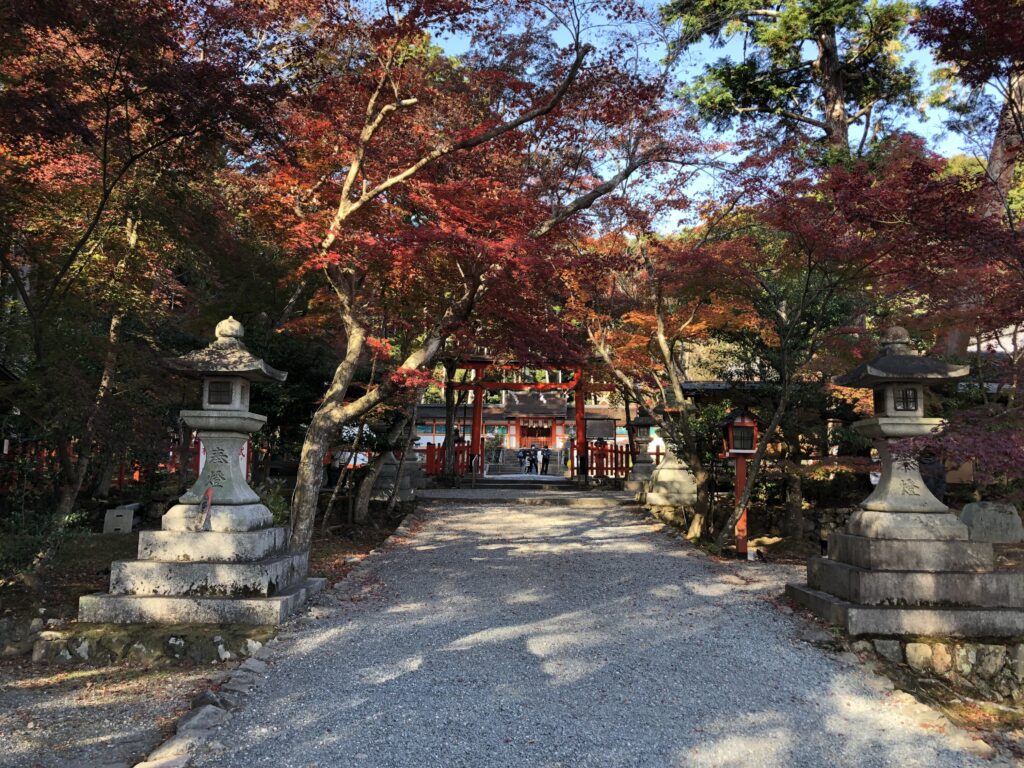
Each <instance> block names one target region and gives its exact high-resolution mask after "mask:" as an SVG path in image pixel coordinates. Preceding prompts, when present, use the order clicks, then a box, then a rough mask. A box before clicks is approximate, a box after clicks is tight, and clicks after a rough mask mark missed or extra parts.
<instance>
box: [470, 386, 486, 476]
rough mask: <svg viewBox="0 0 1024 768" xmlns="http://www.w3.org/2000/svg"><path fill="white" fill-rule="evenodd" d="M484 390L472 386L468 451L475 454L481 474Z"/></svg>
mask: <svg viewBox="0 0 1024 768" xmlns="http://www.w3.org/2000/svg"><path fill="white" fill-rule="evenodd" d="M483 431H484V390H483V389H482V388H481V387H474V388H473V427H472V437H471V438H470V441H469V453H470V455H471V456H477V457H478V458H477V462H478V465H477V466H478V467H479V468H480V474H483V469H484V468H483V461H484V450H483V448H484V435H483Z"/></svg>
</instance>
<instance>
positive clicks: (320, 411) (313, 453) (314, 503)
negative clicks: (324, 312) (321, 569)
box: [288, 323, 366, 552]
mask: <svg viewBox="0 0 1024 768" xmlns="http://www.w3.org/2000/svg"><path fill="white" fill-rule="evenodd" d="M348 325H349V328H348V341H347V343H346V345H345V357H344V359H342V361H341V362H340V363H339V364H338V367H337V369H336V370H335V371H334V379H333V381H332V382H331V386H330V388H329V389H328V390H327V394H326V395H325V396H324V399H323V402H322V403H321V404H320V407H319V408H317V409H316V413H314V414H313V418H312V419H310V422H309V427H308V428H307V429H306V436H305V438H304V439H303V441H302V453H301V455H300V457H299V469H298V473H297V475H296V478H295V491H294V493H293V494H292V504H291V533H290V535H289V539H288V546H289V549H290V550H291V551H292V552H305V551H307V550H308V549H309V545H310V543H311V542H312V539H313V524H314V522H315V521H316V514H317V509H318V507H319V503H320V488H321V487H322V486H323V483H324V456H325V455H326V453H327V449H328V448H329V447H330V445H331V442H332V441H334V440H335V439H337V437H338V433H339V431H340V430H341V427H342V425H343V424H344V421H343V420H342V419H341V417H340V414H339V413H338V411H339V410H340V409H341V407H342V402H343V401H344V399H345V394H346V393H347V392H348V386H349V384H350V383H351V382H352V377H353V376H354V375H355V371H356V364H357V363H358V362H359V356H360V355H361V354H362V352H363V347H364V346H365V344H366V332H365V331H364V330H363V328H362V327H361V326H360V325H358V324H356V323H349V324H348Z"/></svg>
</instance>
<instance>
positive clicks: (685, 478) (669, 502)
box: [644, 451, 697, 507]
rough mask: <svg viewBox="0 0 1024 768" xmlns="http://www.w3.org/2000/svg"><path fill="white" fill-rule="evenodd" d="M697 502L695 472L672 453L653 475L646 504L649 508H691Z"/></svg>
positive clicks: (645, 500)
mask: <svg viewBox="0 0 1024 768" xmlns="http://www.w3.org/2000/svg"><path fill="white" fill-rule="evenodd" d="M696 501H697V481H696V479H695V478H694V476H693V472H692V471H691V470H690V468H689V467H688V466H686V464H685V463H684V462H683V461H681V460H680V459H678V458H677V457H676V456H675V455H674V454H673V453H672V452H671V451H670V452H669V453H668V454H667V455H666V456H665V458H664V459H663V460H662V462H661V464H659V465H658V466H657V467H656V468H655V470H654V472H653V473H652V474H651V479H650V481H649V482H648V485H647V493H646V495H645V498H644V503H645V504H646V505H647V506H649V507H690V506H693V504H695V503H696Z"/></svg>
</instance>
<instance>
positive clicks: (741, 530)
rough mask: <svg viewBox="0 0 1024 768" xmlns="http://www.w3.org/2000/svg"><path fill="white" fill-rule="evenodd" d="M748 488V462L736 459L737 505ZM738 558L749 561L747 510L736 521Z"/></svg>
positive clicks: (739, 457) (739, 458) (740, 458)
mask: <svg viewBox="0 0 1024 768" xmlns="http://www.w3.org/2000/svg"><path fill="white" fill-rule="evenodd" d="M746 487H747V460H746V459H745V458H744V457H743V456H737V457H736V503H737V504H739V503H740V501H741V500H742V499H743V491H744V490H745V489H746ZM736 556H737V557H739V558H740V559H742V560H746V559H747V510H746V509H744V510H743V512H742V513H741V514H740V519H739V520H737V521H736Z"/></svg>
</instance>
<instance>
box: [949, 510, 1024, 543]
mask: <svg viewBox="0 0 1024 768" xmlns="http://www.w3.org/2000/svg"><path fill="white" fill-rule="evenodd" d="M960 520H961V522H963V523H964V524H965V525H966V526H967V528H968V530H969V531H970V538H971V541H988V542H992V543H995V544H1017V543H1019V542H1021V541H1024V524H1022V523H1021V519H1020V514H1019V513H1018V512H1017V508H1016V507H1015V506H1013V504H999V503H996V502H992V501H976V502H974V503H973V504H968V505H967V506H965V507H964V508H963V511H962V512H961V513H960Z"/></svg>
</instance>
